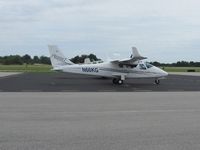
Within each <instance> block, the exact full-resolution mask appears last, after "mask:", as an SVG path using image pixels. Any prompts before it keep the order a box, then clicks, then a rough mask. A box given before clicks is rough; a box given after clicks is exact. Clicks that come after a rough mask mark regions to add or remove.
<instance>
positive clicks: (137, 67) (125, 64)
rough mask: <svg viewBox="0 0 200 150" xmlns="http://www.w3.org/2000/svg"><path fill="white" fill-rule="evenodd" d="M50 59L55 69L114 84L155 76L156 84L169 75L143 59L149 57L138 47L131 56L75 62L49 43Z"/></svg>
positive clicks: (133, 49)
mask: <svg viewBox="0 0 200 150" xmlns="http://www.w3.org/2000/svg"><path fill="white" fill-rule="evenodd" d="M48 47H49V52H50V59H51V63H52V66H53V69H52V70H54V71H61V72H68V73H75V74H86V75H94V76H101V77H108V78H111V79H113V84H118V85H121V84H123V82H124V80H125V79H128V78H153V79H155V83H156V84H160V79H162V78H164V77H166V76H167V75H168V73H167V72H165V71H163V70H161V69H160V68H158V67H155V66H153V65H151V64H149V63H147V62H144V61H142V60H144V59H147V58H146V57H143V56H141V55H140V54H139V52H138V50H137V48H135V47H133V48H132V55H131V57H130V58H127V59H123V60H112V61H110V62H103V63H99V64H74V63H72V62H71V61H70V60H69V59H67V58H66V57H65V56H64V55H63V53H62V52H61V51H60V50H59V49H58V47H57V46H54V45H49V46H48Z"/></svg>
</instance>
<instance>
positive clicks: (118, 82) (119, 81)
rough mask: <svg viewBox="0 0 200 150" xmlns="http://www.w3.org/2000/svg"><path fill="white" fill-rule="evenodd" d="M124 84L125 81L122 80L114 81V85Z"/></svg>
mask: <svg viewBox="0 0 200 150" xmlns="http://www.w3.org/2000/svg"><path fill="white" fill-rule="evenodd" d="M123 83H124V81H123V80H121V79H117V78H114V79H113V84H118V85H122V84H123Z"/></svg>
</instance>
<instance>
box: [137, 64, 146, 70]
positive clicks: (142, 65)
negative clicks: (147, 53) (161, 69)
mask: <svg viewBox="0 0 200 150" xmlns="http://www.w3.org/2000/svg"><path fill="white" fill-rule="evenodd" d="M139 68H140V69H141V70H146V69H147V68H146V67H145V65H144V64H139Z"/></svg>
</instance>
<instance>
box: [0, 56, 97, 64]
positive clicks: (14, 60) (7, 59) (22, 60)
mask: <svg viewBox="0 0 200 150" xmlns="http://www.w3.org/2000/svg"><path fill="white" fill-rule="evenodd" d="M85 58H89V59H90V61H91V62H93V61H100V60H101V59H99V58H97V56H96V55H94V54H89V55H81V56H75V57H73V58H71V59H70V60H71V61H72V62H73V63H75V64H79V63H84V60H85ZM0 64H3V65H23V64H49V65H50V64H51V61H50V58H49V57H46V56H40V57H39V56H34V57H31V56H30V55H28V54H26V55H24V56H20V55H10V56H3V57H1V56H0Z"/></svg>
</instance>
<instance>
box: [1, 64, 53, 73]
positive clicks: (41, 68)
mask: <svg viewBox="0 0 200 150" xmlns="http://www.w3.org/2000/svg"><path fill="white" fill-rule="evenodd" d="M51 69H52V67H51V66H50V65H41V64H37V65H0V71H1V72H52V71H51Z"/></svg>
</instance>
